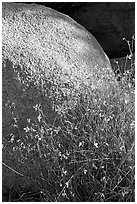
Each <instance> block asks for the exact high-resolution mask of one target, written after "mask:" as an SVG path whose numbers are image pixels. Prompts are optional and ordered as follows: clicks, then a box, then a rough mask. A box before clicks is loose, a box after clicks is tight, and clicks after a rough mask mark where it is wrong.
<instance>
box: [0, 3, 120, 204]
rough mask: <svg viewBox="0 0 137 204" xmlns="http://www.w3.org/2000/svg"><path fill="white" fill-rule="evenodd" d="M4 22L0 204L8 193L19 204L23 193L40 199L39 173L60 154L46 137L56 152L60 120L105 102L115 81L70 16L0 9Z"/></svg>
mask: <svg viewBox="0 0 137 204" xmlns="http://www.w3.org/2000/svg"><path fill="white" fill-rule="evenodd" d="M2 16H3V21H2V23H3V27H2V37H3V38H2V44H3V45H2V62H3V64H2V68H3V71H2V74H3V84H2V88H3V101H2V102H3V107H2V108H3V118H2V122H3V185H4V187H3V189H4V191H5V192H4V193H5V194H4V195H3V199H7V200H8V199H9V198H8V197H9V195H7V194H6V189H10V192H11V195H12V196H13V197H11V195H10V199H11V200H10V201H19V197H20V192H24V191H25V190H24V189H26V185H28V189H29V190H30V188H31V187H30V186H29V185H31V186H35V189H34V188H33V190H36V191H39V192H41V191H40V190H39V189H42V188H43V186H47V185H49V184H47V183H46V182H47V174H48V172H47V171H46V170H45V169H46V168H47V166H48V167H50V166H51V163H52V162H51V160H52V157H51V155H52V156H53V158H54V154H55V153H56V154H57V153H58V151H59V150H58V149H60V148H61V147H60V146H56V147H55V146H54V145H53V143H52V142H53V141H52V137H51V135H52V134H53V135H56V137H55V138H54V139H56V140H57V141H56V144H58V143H59V142H58V140H60V137H64V136H63V131H65V128H66V127H67V128H71V126H69V125H70V122H69V121H66V119H65V115H66V114H68V113H69V111H71V112H75V111H77V107H78V106H80V103H81V101H82V100H83V101H84V100H85V102H86V103H88V102H89V101H88V96H89V94H92V93H93V92H96V90H99V91H100V92H101V93H102V94H107V91H109V89H110V88H111V87H112V86H114V87H115V86H116V81H115V79H114V75H113V72H112V70H111V65H110V62H109V60H108V58H107V56H106V55H105V53H104V52H103V50H102V48H101V46H100V45H99V43H98V42H97V41H96V39H95V38H94V37H93V36H92V35H91V34H90V33H89V32H88V31H86V29H85V28H83V27H82V26H80V25H79V24H77V23H76V22H75V21H73V20H72V19H71V18H69V17H68V16H65V15H63V14H61V13H58V12H56V11H53V10H52V9H49V8H46V7H44V6H37V5H35V4H33V5H26V4H15V3H3V11H2ZM100 97H101V96H100ZM72 119H73V118H72ZM67 125H68V126H67ZM43 128H44V129H43ZM63 128H64V130H63ZM61 130H62V132H61ZM38 132H39V134H38ZM45 134H46V136H45ZM59 134H61V135H62V136H60V135H59ZM67 137H68V138H65V145H70V142H69V140H68V139H69V136H67ZM44 138H47V140H48V141H46V139H44ZM49 144H50V145H49ZM48 145H49V146H48ZM54 148H55V149H54ZM51 149H52V150H51ZM45 160H46V162H44V161H45ZM54 168H55V167H54ZM40 172H43V173H41V174H40ZM27 178H28V179H27ZM55 178H56V176H55ZM16 179H17V181H18V182H16ZM32 180H33V182H32ZM13 183H14V184H15V185H14V184H13ZM30 183H31V184H30ZM39 183H40V184H39ZM13 185H14V186H15V188H14V189H13ZM48 188H50V186H48ZM11 189H12V190H11ZM19 189H20V190H19ZM57 189H58V188H57ZM57 189H51V190H53V197H54V193H55V192H56V190H57ZM18 191H19V192H18ZM47 193H48V192H47ZM7 200H6V201H7ZM53 200H54V199H53V198H51V201H53ZM8 201H9V200H8Z"/></svg>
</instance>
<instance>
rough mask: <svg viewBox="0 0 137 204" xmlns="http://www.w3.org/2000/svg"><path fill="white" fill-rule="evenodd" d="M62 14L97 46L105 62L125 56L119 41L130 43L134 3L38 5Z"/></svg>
mask: <svg viewBox="0 0 137 204" xmlns="http://www.w3.org/2000/svg"><path fill="white" fill-rule="evenodd" d="M37 4H42V5H45V6H48V7H50V8H53V9H55V10H57V11H60V12H62V13H65V14H67V15H69V16H70V17H72V18H73V19H74V20H76V21H77V22H78V23H79V24H81V25H83V26H84V27H85V28H86V29H87V30H88V31H89V32H90V33H92V34H93V35H94V36H95V37H96V39H97V40H98V42H99V43H100V44H101V46H102V48H103V49H104V51H105V53H106V54H107V55H108V57H109V58H120V57H124V56H126V55H127V54H129V48H128V45H127V43H126V42H125V41H123V38H126V39H127V40H129V41H130V42H131V41H132V36H133V35H134V34H135V3H134V2H92V3H91V2H85V3H84V2H65V3H63V2H58V3H53V2H52V3H51V2H40V3H37Z"/></svg>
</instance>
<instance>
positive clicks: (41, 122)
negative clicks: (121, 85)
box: [2, 60, 134, 202]
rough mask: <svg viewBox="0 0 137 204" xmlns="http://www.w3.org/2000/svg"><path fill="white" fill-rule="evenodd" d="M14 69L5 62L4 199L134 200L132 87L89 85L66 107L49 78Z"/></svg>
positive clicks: (18, 68)
mask: <svg viewBox="0 0 137 204" xmlns="http://www.w3.org/2000/svg"><path fill="white" fill-rule="evenodd" d="M14 68H15V69H13V64H12V63H11V62H10V61H9V60H5V61H4V63H3V123H4V125H3V155H2V157H3V201H11V202H14V201H18V202H19V201H38V202H40V201H43V202H44V201H52V202H53V201H58V202H59V201H62V202H66V201H71V202H75V201H82V202H83V201H87V202H89V201H90V202H93V201H99V202H100V201H107V202H116V201H123V202H126V201H128V202H131V201H132V202H133V201H134V90H132V91H131V90H130V93H129V90H126V91H127V92H126V91H125V92H124V93H122V91H121V93H120V92H119V93H118V92H117V90H114V91H112V92H111V93H110V94H109V95H107V96H106V95H102V96H101V97H100V92H99V90H94V91H92V93H90V94H87V95H86V94H85V95H82V94H81V95H80V96H79V98H78V101H77V104H76V106H75V108H72V106H71V105H72V104H71V103H73V104H74V103H75V101H70V102H69V104H67V105H68V106H67V111H66V109H65V111H64V109H63V108H62V107H61V106H60V104H58V101H59V100H58V99H57V100H53V99H55V96H56V93H55V90H54V89H52V85H51V84H49V83H48V84H47V83H46V82H45V84H35V83H34V80H32V79H29V76H28V75H27V73H24V72H23V71H20V75H18V73H19V72H18V70H21V67H19V66H16V67H14ZM17 77H18V80H17ZM19 81H21V84H20V83H18V82H19ZM35 81H36V80H35ZM20 86H22V87H20ZM41 87H42V88H41ZM44 87H46V88H45V89H44ZM47 87H48V89H47ZM85 93H86V92H85ZM126 96H127V98H126ZM53 97H54V98H53ZM62 100H64V102H65V101H66V98H63V97H62ZM53 101H56V103H57V106H58V107H61V109H60V110H59V108H58V111H54V110H55V107H57V106H55V105H56V104H53ZM64 104H66V103H64ZM53 106H54V108H53ZM73 107H74V106H73ZM5 113H7V115H6V114H5ZM5 121H6V125H5Z"/></svg>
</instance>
